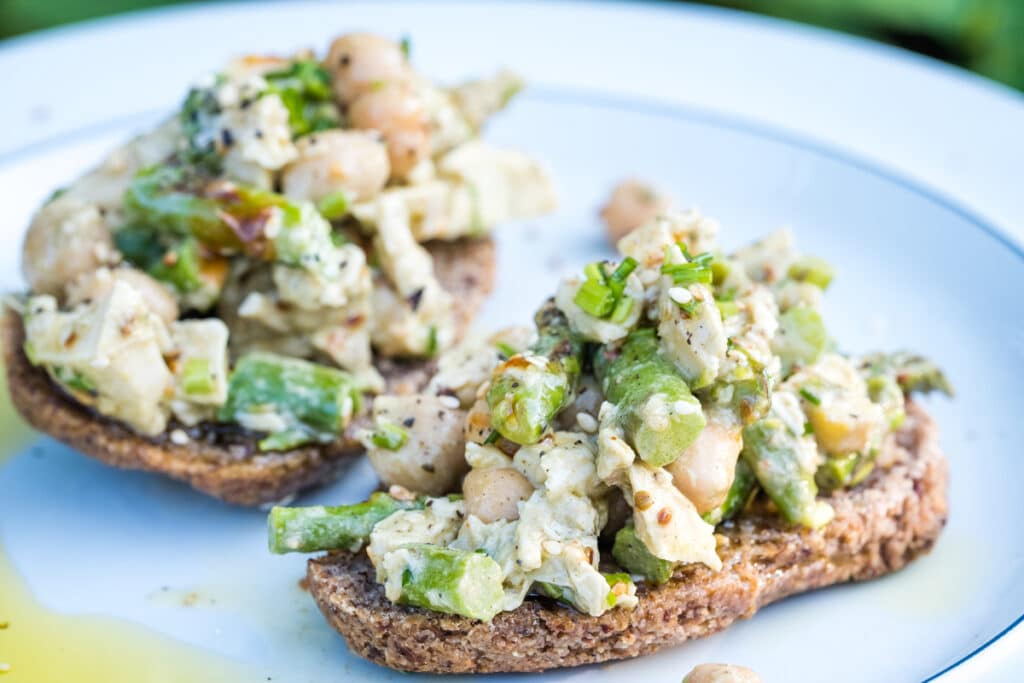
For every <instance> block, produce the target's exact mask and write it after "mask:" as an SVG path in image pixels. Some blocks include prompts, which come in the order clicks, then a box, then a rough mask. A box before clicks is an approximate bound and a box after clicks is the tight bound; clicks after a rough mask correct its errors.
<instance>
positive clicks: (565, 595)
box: [535, 558, 664, 612]
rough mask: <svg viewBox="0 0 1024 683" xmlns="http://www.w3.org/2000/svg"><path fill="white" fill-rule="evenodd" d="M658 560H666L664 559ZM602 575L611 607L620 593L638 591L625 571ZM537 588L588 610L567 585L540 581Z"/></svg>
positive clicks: (543, 592)
mask: <svg viewBox="0 0 1024 683" xmlns="http://www.w3.org/2000/svg"><path fill="white" fill-rule="evenodd" d="M655 559H657V558H655ZM658 561H659V562H664V560H658ZM601 576H603V577H604V579H605V581H607V582H608V597H607V598H606V599H605V601H606V602H607V603H608V606H609V607H615V605H616V604H617V603H618V601H619V596H620V595H630V594H635V592H636V587H635V585H634V584H633V579H632V578H630V576H629V574H626V573H625V572H617V573H614V574H609V573H606V572H601ZM620 584H623V588H616V586H619V585H620ZM535 588H536V590H537V592H538V593H540V594H541V595H543V596H545V597H548V598H551V599H552V600H557V601H559V602H563V603H565V604H567V605H572V606H573V607H575V608H576V609H578V610H580V611H581V612H586V610H585V609H583V607H582V606H580V605H578V604H577V603H576V596H575V594H574V593H573V591H572V590H570V589H569V588H567V587H565V586H559V585H558V584H556V583H549V582H547V581H538V582H537V583H536V584H535ZM623 589H624V590H623Z"/></svg>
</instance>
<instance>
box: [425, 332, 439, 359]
mask: <svg viewBox="0 0 1024 683" xmlns="http://www.w3.org/2000/svg"><path fill="white" fill-rule="evenodd" d="M437 349H438V341H437V325H431V326H430V329H429V330H427V355H428V356H434V355H436V354H437Z"/></svg>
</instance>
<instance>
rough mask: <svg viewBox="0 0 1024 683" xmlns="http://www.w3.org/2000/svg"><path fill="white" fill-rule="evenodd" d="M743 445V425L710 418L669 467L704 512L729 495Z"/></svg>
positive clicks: (678, 485)
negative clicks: (720, 422)
mask: <svg viewBox="0 0 1024 683" xmlns="http://www.w3.org/2000/svg"><path fill="white" fill-rule="evenodd" d="M742 448H743V438H742V436H741V435H740V430H739V428H737V427H726V426H724V425H722V424H719V423H717V422H712V421H709V422H708V423H707V425H706V426H705V427H704V429H703V430H702V431H701V433H700V436H698V437H697V440H696V441H694V442H693V443H692V444H690V447H689V448H687V449H686V450H685V451H684V452H683V454H682V455H680V456H679V458H677V459H676V460H675V461H674V462H672V463H671V464H669V465H666V466H665V469H666V470H668V472H669V474H671V475H672V480H673V483H674V484H675V485H676V488H677V489H679V490H680V491H681V492H682V493H683V495H685V496H686V497H687V498H689V499H690V501H691V502H692V503H693V504H694V505H695V506H696V507H697V511H698V512H700V513H701V514H704V513H705V512H707V511H709V510H713V509H715V508H716V507H717V506H718V505H720V504H721V502H722V501H723V500H725V497H726V495H728V493H729V488H730V487H731V486H732V480H733V477H735V475H736V460H737V458H739V455H740V450H742Z"/></svg>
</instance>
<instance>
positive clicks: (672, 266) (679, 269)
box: [661, 262, 714, 286]
mask: <svg viewBox="0 0 1024 683" xmlns="http://www.w3.org/2000/svg"><path fill="white" fill-rule="evenodd" d="M661 273H662V275H668V276H670V277H671V278H672V282H673V283H674V284H676V285H682V286H686V285H692V284H694V283H697V282H699V283H701V284H705V285H710V284H711V283H712V281H713V280H714V276H713V275H712V273H711V268H710V267H708V266H702V265H701V264H699V263H696V262H691V263H666V264H663V265H662V266H661Z"/></svg>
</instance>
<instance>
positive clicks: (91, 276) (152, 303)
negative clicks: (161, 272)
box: [67, 266, 178, 324]
mask: <svg viewBox="0 0 1024 683" xmlns="http://www.w3.org/2000/svg"><path fill="white" fill-rule="evenodd" d="M118 280H120V281H121V282H124V283H125V284H128V285H131V287H132V288H133V289H134V290H135V291H136V292H138V293H139V295H140V296H141V297H142V300H143V301H144V302H146V306H147V307H148V308H149V310H150V311H151V312H153V313H155V314H156V315H157V316H158V317H159V318H160V319H161V320H163V321H164V322H165V323H167V324H170V323H172V322H174V321H175V320H177V319H178V302H177V300H176V299H175V298H174V295H172V294H171V292H169V291H168V290H167V288H166V287H164V286H163V285H162V284H160V283H159V282H157V281H156V280H154V279H153V278H152V277H150V276H149V275H146V274H145V273H143V272H142V271H141V270H136V269H135V268H129V267H127V266H122V267H120V268H113V269H111V268H100V269H99V270H95V271H93V272H91V273H88V274H86V275H83V276H82V277H80V278H78V279H77V280H75V281H74V282H72V283H71V284H69V285H68V288H67V298H68V305H70V306H74V305H76V304H80V303H83V302H86V301H96V300H97V299H102V298H103V297H105V296H106V295H107V294H108V293H109V292H110V290H111V288H112V287H113V286H114V282H115V281H118Z"/></svg>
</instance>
